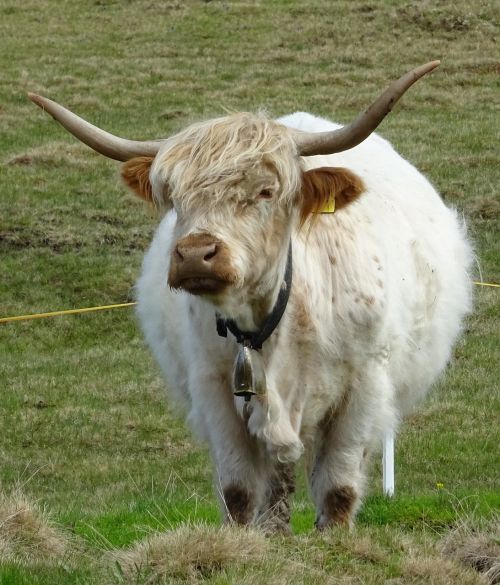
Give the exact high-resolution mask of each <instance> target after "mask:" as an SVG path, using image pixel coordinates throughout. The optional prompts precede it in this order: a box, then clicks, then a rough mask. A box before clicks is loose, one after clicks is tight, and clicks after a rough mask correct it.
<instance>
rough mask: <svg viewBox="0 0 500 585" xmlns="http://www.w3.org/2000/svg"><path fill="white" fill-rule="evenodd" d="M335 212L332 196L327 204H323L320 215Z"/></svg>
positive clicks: (333, 197)
mask: <svg viewBox="0 0 500 585" xmlns="http://www.w3.org/2000/svg"><path fill="white" fill-rule="evenodd" d="M334 212H335V196H334V195H332V196H331V197H330V199H328V202H327V203H326V204H325V206H324V207H323V209H321V211H320V213H334Z"/></svg>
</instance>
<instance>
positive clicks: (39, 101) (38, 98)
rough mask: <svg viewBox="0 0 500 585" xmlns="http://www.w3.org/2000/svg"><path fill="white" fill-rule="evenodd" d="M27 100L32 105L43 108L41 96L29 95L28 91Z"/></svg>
mask: <svg viewBox="0 0 500 585" xmlns="http://www.w3.org/2000/svg"><path fill="white" fill-rule="evenodd" d="M28 99H30V100H31V101H32V102H33V103H34V104H36V105H37V106H39V107H40V108H43V105H44V98H43V97H42V96H41V95H38V94H36V93H31V92H30V91H29V92H28Z"/></svg>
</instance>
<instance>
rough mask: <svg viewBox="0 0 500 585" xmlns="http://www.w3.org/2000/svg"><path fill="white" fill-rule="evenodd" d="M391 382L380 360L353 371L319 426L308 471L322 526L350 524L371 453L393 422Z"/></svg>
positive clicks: (319, 521) (361, 489)
mask: <svg viewBox="0 0 500 585" xmlns="http://www.w3.org/2000/svg"><path fill="white" fill-rule="evenodd" d="M392 399H393V392H392V386H391V384H390V382H389V379H388V377H387V375H386V372H385V369H384V368H383V367H382V366H380V364H368V363H367V364H365V368H364V371H363V372H359V373H358V374H357V375H354V376H353V379H352V383H351V385H350V388H349V390H348V391H347V392H346V394H345V396H344V398H343V400H342V402H341V403H340V404H339V405H338V406H337V407H336V408H335V409H334V410H332V411H331V412H329V413H327V415H326V416H325V418H324V420H323V421H322V424H321V425H320V427H319V428H318V436H317V444H316V450H315V454H314V457H313V465H312V470H311V475H310V482H311V490H312V494H313V498H314V500H315V504H316V512H317V516H316V526H317V528H319V529H323V528H326V527H328V526H332V525H336V524H341V525H346V526H350V525H351V524H352V522H353V519H354V515H355V513H356V510H357V508H358V506H359V503H360V498H361V496H362V492H363V487H364V480H365V468H366V463H367V459H368V454H369V453H370V451H371V450H372V448H373V445H374V443H375V442H376V441H377V440H378V439H379V438H380V436H381V433H382V432H383V430H384V429H385V428H387V427H388V425H392V424H393V422H394V411H393V408H392Z"/></svg>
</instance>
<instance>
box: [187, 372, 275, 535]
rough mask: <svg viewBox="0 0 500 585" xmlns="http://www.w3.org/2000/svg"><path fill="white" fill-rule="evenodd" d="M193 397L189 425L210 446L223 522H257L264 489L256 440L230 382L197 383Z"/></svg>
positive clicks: (210, 379)
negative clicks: (241, 415) (236, 406)
mask: <svg viewBox="0 0 500 585" xmlns="http://www.w3.org/2000/svg"><path fill="white" fill-rule="evenodd" d="M193 395H194V396H193ZM192 396H193V408H192V411H191V415H190V419H191V425H192V426H193V428H194V429H195V430H196V431H198V432H199V431H202V434H203V435H204V437H205V438H206V439H207V440H208V443H209V445H210V451H211V455H212V459H213V462H214V470H215V471H214V484H215V491H216V493H217V495H218V496H219V500H220V505H221V510H222V514H223V517H224V521H225V522H234V523H237V524H250V523H252V522H254V521H255V520H256V517H257V513H258V510H259V508H260V506H261V503H262V501H263V498H264V493H265V489H266V480H265V477H266V476H265V470H264V465H263V461H262V456H261V453H260V450H259V445H258V444H257V440H256V439H255V438H253V437H251V436H250V435H249V434H248V431H247V429H246V424H245V421H244V420H242V418H241V417H240V416H239V414H238V413H237V411H236V409H235V406H234V399H233V393H232V390H231V388H230V385H229V382H228V381H227V380H226V379H225V378H224V377H222V376H221V375H220V374H214V375H213V376H210V377H209V376H204V377H203V379H200V380H198V381H197V386H196V390H194V391H193V392H192Z"/></svg>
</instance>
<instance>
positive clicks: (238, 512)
mask: <svg viewBox="0 0 500 585" xmlns="http://www.w3.org/2000/svg"><path fill="white" fill-rule="evenodd" d="M224 502H225V505H226V514H227V517H228V520H230V521H233V522H235V523H236V524H249V523H250V521H251V520H252V505H251V504H252V498H251V496H250V493H249V492H248V491H247V490H246V489H245V488H242V487H241V486H238V485H234V484H233V485H230V486H228V487H226V488H224Z"/></svg>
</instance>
